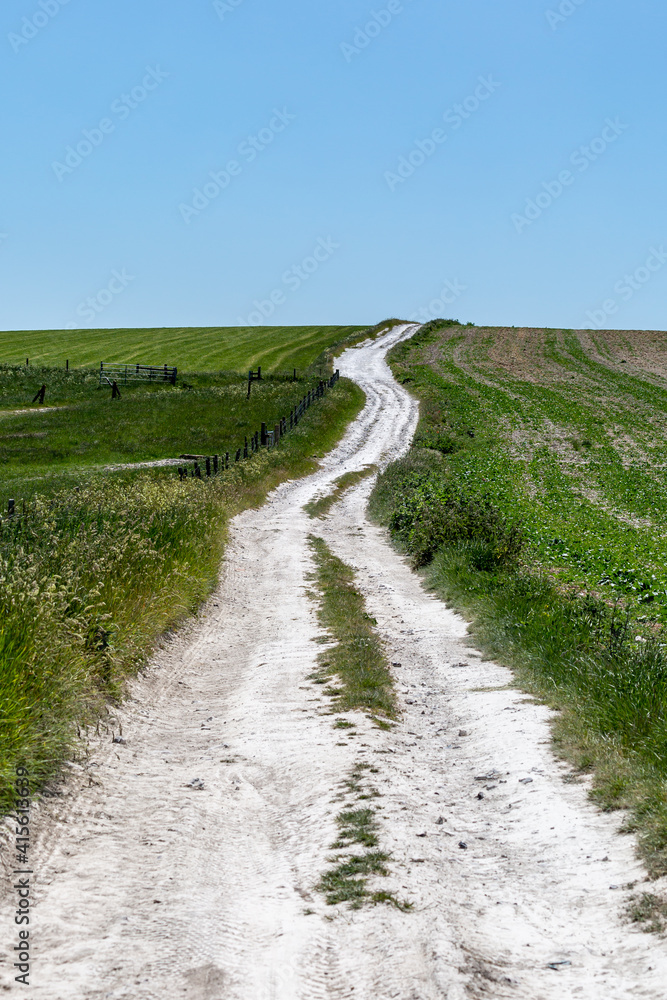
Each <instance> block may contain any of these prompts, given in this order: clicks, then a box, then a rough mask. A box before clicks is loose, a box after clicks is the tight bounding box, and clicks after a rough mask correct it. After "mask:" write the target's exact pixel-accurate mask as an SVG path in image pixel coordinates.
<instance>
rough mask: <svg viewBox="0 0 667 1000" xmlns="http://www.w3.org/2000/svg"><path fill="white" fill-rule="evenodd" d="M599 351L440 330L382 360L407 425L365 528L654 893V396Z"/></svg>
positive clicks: (658, 463)
mask: <svg viewBox="0 0 667 1000" xmlns="http://www.w3.org/2000/svg"><path fill="white" fill-rule="evenodd" d="M600 337H602V335H600ZM637 337H639V335H635V339H634V341H633V343H635V346H637ZM662 338H663V339H662V346H661V351H662V354H661V357H662V358H664V359H665V360H667V337H665V335H662ZM608 341H609V343H607V345H606V347H605V351H606V353H605V352H603V351H602V349H601V343H598V342H595V343H592V342H591V340H590V339H588V338H587V337H585V336H583V335H581V336H579V335H576V334H574V333H572V332H571V331H564V332H559V331H507V330H476V329H475V330H473V329H471V328H462V327H460V326H458V325H456V324H453V323H450V324H447V325H444V324H440V325H438V324H432V325H431V326H430V329H428V330H422V331H421V332H420V334H419V335H418V337H417V338H415V339H414V341H411V342H407V343H406V344H403V345H399V347H398V348H396V349H395V350H394V351H393V352H392V356H391V358H390V361H391V364H392V367H393V370H394V373H395V374H396V376H397V378H398V379H399V380H400V381H402V382H404V383H405V384H409V385H410V390H411V391H413V392H414V393H415V394H416V395H417V396H418V397H419V398H420V400H421V401H422V407H421V420H420V424H419V427H418V430H417V434H416V437H415V442H414V447H413V449H412V450H411V452H410V453H409V455H408V456H406V457H405V458H404V459H401V460H400V461H399V462H397V463H395V464H394V465H393V466H391V467H390V468H389V469H388V470H387V471H386V472H385V473H384V475H382V476H381V477H380V478H379V480H378V483H377V486H376V488H375V490H374V493H373V496H372V498H371V513H372V515H373V516H374V518H375V519H376V520H378V521H380V522H382V523H384V524H386V525H388V526H389V528H390V530H391V532H392V534H393V537H394V539H395V541H396V543H397V544H398V545H399V546H400V547H401V548H402V549H403V550H404V551H406V552H408V553H410V554H411V556H412V558H413V561H414V564H415V566H421V567H424V568H425V569H424V572H425V574H426V579H427V581H428V583H429V585H430V586H431V587H433V588H434V589H435V590H436V591H437V592H438V593H439V594H440V595H442V596H443V598H445V599H446V600H447V601H448V602H449V603H450V604H452V605H454V606H455V607H457V608H458V609H460V610H461V611H463V612H464V613H465V614H466V615H467V617H468V618H469V619H470V620H471V622H472V634H473V635H474V639H475V643H476V644H477V645H479V646H481V647H482V648H483V649H484V650H485V651H486V652H487V653H488V654H489V655H490V656H493V657H494V658H496V659H498V660H499V661H501V662H504V663H506V664H507V665H508V666H510V667H512V668H513V669H514V671H515V673H516V676H517V680H518V682H519V683H520V684H521V685H522V686H523V687H525V688H526V689H527V690H529V691H531V692H533V693H535V694H537V695H539V696H540V697H541V698H543V699H544V700H545V701H546V702H548V703H549V704H550V705H551V706H553V707H554V708H556V709H558V711H559V715H558V720H557V722H556V724H555V730H554V735H555V739H556V742H557V745H558V747H559V749H560V751H561V753H562V754H563V755H564V756H566V757H567V758H568V759H569V760H571V761H572V762H573V763H574V765H575V767H576V768H578V769H579V770H580V771H581V772H592V774H593V795H594V797H595V799H596V800H597V802H598V803H599V804H600V805H601V806H602V808H605V809H615V808H625V809H627V810H628V821H627V828H628V829H632V830H635V831H636V832H637V834H638V836H639V842H640V845H641V850H642V853H643V856H644V858H645V860H646V863H647V865H648V867H649V870H650V871H651V872H652V873H653V874H655V875H656V876H657V875H662V874H665V873H666V872H667V644H666V640H665V637H664V624H665V621H667V536H665V535H664V532H663V530H662V529H661V527H660V525H661V522H662V518H663V517H664V516H665V515H666V514H667V490H666V489H665V487H664V485H663V483H664V472H663V470H664V463H665V459H667V448H666V447H665V445H664V440H663V434H664V430H665V428H667V391H665V390H664V389H663V388H661V387H660V386H657V385H656V384H655V381H656V379H655V373H654V371H649V370H647V371H646V372H643V373H642V372H641V371H637V370H636V369H635V371H634V372H633V373H632V375H627V374H626V373H625V370H624V369H620V363H619V370H616V368H615V367H614V364H615V363H614V361H613V356H612V355H613V352H612V348H613V347H614V343H615V342H616V341H614V340H613V338H612V337H611V336H610V337H609V338H608ZM651 343H652V350H653V355H652V358H653V362H655V356H656V355H655V344H656V341H655V339H654V340H652V342H651ZM621 346H622V348H623V350H624V351H626V352H627V349H628V343H623V344H622V345H621ZM639 346H641V345H639ZM619 349H620V348H619ZM637 353H638V355H639V356H642V352H641V351H640V350H638V352H637ZM603 354H604V358H603ZM645 356H649V352H648V351H646V352H645ZM610 358H611V360H610ZM638 364H639V362H637V365H638Z"/></svg>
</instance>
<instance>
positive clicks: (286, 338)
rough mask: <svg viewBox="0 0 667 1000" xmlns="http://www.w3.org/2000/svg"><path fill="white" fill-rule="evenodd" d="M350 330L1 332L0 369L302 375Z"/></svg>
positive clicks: (237, 328)
mask: <svg viewBox="0 0 667 1000" xmlns="http://www.w3.org/2000/svg"><path fill="white" fill-rule="evenodd" d="M362 329H363V327H352V326H345V327H340V326H299V327H288V326H267V327H255V326H253V327H243V328H239V327H188V328H185V329H179V328H166V329H154V330H141V329H139V330H12V331H7V332H0V364H5V365H25V360H26V358H28V359H29V360H30V363H31V364H32V365H35V366H37V367H42V366H45V367H48V368H64V367H65V362H66V361H69V363H70V367H71V368H99V366H100V362H101V361H110V362H116V363H124V362H128V363H129V362H133V363H135V364H146V365H165V364H167V365H175V366H176V367H177V368H178V369H179V371H190V372H192V371H246V372H247V371H248V369H249V368H256V367H257V366H258V365H261V366H262V368H263V369H264V370H265V371H267V372H279V371H280V372H282V371H285V372H287V371H291V370H292V369H293V368H297V369H299V371H303V370H304V369H306V368H308V367H309V366H310V365H312V364H313V362H314V361H315V360H316V359H317V357H318V356H319V355H320V354H321V353H322V352H323V351H324V350H326V348H328V347H329V346H330V345H331V344H334V343H336V342H337V341H341V340H344V339H345V338H346V337H348V336H350V335H353V334H354V333H356V332H358V331H360V330H362Z"/></svg>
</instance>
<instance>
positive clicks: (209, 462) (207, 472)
mask: <svg viewBox="0 0 667 1000" xmlns="http://www.w3.org/2000/svg"><path fill="white" fill-rule="evenodd" d="M206 475H207V476H210V475H211V459H210V458H209V457H208V455H207V456H206Z"/></svg>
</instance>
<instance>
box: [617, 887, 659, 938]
mask: <svg viewBox="0 0 667 1000" xmlns="http://www.w3.org/2000/svg"><path fill="white" fill-rule="evenodd" d="M627 915H628V918H629V919H630V920H631V921H632V922H633V923H635V924H641V925H642V928H641V929H642V930H643V931H646V932H647V933H648V934H663V933H664V932H665V930H666V929H667V902H665V900H664V899H660V897H659V896H655V895H654V894H653V893H652V892H643V893H641V895H639V896H633V897H632V899H631V900H630V903H629V905H628V908H627Z"/></svg>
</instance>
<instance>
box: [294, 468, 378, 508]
mask: <svg viewBox="0 0 667 1000" xmlns="http://www.w3.org/2000/svg"><path fill="white" fill-rule="evenodd" d="M376 471H377V466H375V465H367V466H366V467H365V468H363V469H356V470H355V471H354V472H346V473H345V475H343V476H340V477H339V478H338V479H336V480H335V481H334V484H333V485H334V489H333V490H332V492H331V493H329V494H327V496H325V497H320V498H319V499H318V500H311V502H310V503H307V504H306V505H305V507H304V510H305V511H306V512H307V513H308V514H309V515H310V517H312V518H316V517H319V518H322V517H325V516H326V515H327V514H328V513H329V511H330V510H331V508H332V507H333V505H334V504H336V503H338V501H339V500H340V498H341V497H342V496H343V494H344V493H345V491H346V490H349V489H351V488H352V487H353V486H356V484H357V483H360V482H361V481H362V480H363V479H367V478H368V477H369V476H372V475H373V473H374V472H376Z"/></svg>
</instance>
